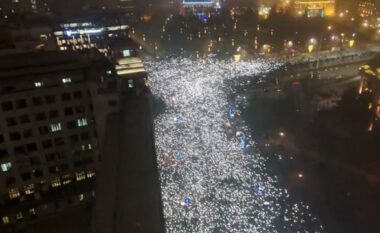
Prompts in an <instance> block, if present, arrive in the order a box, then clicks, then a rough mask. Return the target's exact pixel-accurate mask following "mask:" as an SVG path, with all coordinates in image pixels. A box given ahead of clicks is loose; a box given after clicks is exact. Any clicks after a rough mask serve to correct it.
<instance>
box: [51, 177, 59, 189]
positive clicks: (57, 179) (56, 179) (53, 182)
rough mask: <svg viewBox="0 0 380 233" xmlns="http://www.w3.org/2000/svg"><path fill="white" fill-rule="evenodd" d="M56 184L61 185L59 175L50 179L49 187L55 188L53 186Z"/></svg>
mask: <svg viewBox="0 0 380 233" xmlns="http://www.w3.org/2000/svg"><path fill="white" fill-rule="evenodd" d="M58 186H61V180H60V179H59V177H54V178H53V179H52V180H51V187H53V188H55V187H58Z"/></svg>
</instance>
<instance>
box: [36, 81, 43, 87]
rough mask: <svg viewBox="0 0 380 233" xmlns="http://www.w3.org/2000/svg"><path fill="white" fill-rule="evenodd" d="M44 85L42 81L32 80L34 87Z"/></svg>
mask: <svg viewBox="0 0 380 233" xmlns="http://www.w3.org/2000/svg"><path fill="white" fill-rule="evenodd" d="M43 85H44V83H43V82H34V86H35V87H42V86H43Z"/></svg>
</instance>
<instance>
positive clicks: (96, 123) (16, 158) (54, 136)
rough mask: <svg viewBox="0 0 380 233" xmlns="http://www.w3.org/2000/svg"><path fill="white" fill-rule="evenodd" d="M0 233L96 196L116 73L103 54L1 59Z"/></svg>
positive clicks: (114, 102)
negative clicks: (96, 185)
mask: <svg viewBox="0 0 380 233" xmlns="http://www.w3.org/2000/svg"><path fill="white" fill-rule="evenodd" d="M0 60H1V61H2V62H1V65H0V95H1V101H0V125H1V130H0V232H13V231H12V230H14V229H15V228H16V229H17V228H20V227H22V226H23V222H28V221H33V219H35V218H38V217H42V216H46V215H48V214H50V213H52V212H56V211H59V210H62V209H65V208H67V207H70V206H75V205H79V204H81V203H84V202H86V201H90V200H92V199H93V197H94V177H95V175H96V172H97V166H98V162H99V161H100V159H101V149H102V141H103V140H104V136H103V135H104V129H105V122H106V118H107V115H108V114H109V113H110V112H113V111H117V110H118V108H119V107H118V105H119V99H118V98H119V94H118V91H117V86H118V85H117V79H116V71H115V70H114V69H113V68H112V67H113V66H112V65H111V64H110V63H109V62H108V61H107V60H106V59H105V58H104V56H102V55H101V54H100V53H98V52H97V51H90V52H86V53H85V52H81V53H78V52H44V53H29V54H17V55H13V56H7V57H6V58H1V57H0Z"/></svg>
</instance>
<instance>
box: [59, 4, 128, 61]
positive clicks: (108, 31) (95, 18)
mask: <svg viewBox="0 0 380 233" xmlns="http://www.w3.org/2000/svg"><path fill="white" fill-rule="evenodd" d="M128 19H129V16H128V15H125V14H124V13H123V12H120V11H109V12H92V13H87V14H82V15H80V16H78V17H72V18H69V19H67V20H65V21H64V22H63V23H60V24H59V25H57V27H56V28H55V29H54V37H55V39H56V43H57V46H58V48H59V50H61V51H66V50H83V49H91V48H96V49H97V50H99V51H100V52H102V53H103V54H105V55H106V56H108V55H110V51H111V50H113V48H112V44H114V42H115V41H118V42H120V41H122V40H124V41H125V44H126V46H128V44H129V42H128V41H129V38H128V37H129V28H130V26H129V23H130V22H129V20H128ZM119 45H120V43H119ZM119 47H120V46H119Z"/></svg>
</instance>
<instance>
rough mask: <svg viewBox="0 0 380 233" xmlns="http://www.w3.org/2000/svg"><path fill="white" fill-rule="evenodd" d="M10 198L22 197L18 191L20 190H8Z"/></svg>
mask: <svg viewBox="0 0 380 233" xmlns="http://www.w3.org/2000/svg"><path fill="white" fill-rule="evenodd" d="M8 194H9V198H10V199H15V198H17V197H19V196H20V192H19V191H18V188H12V189H9V190H8Z"/></svg>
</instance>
